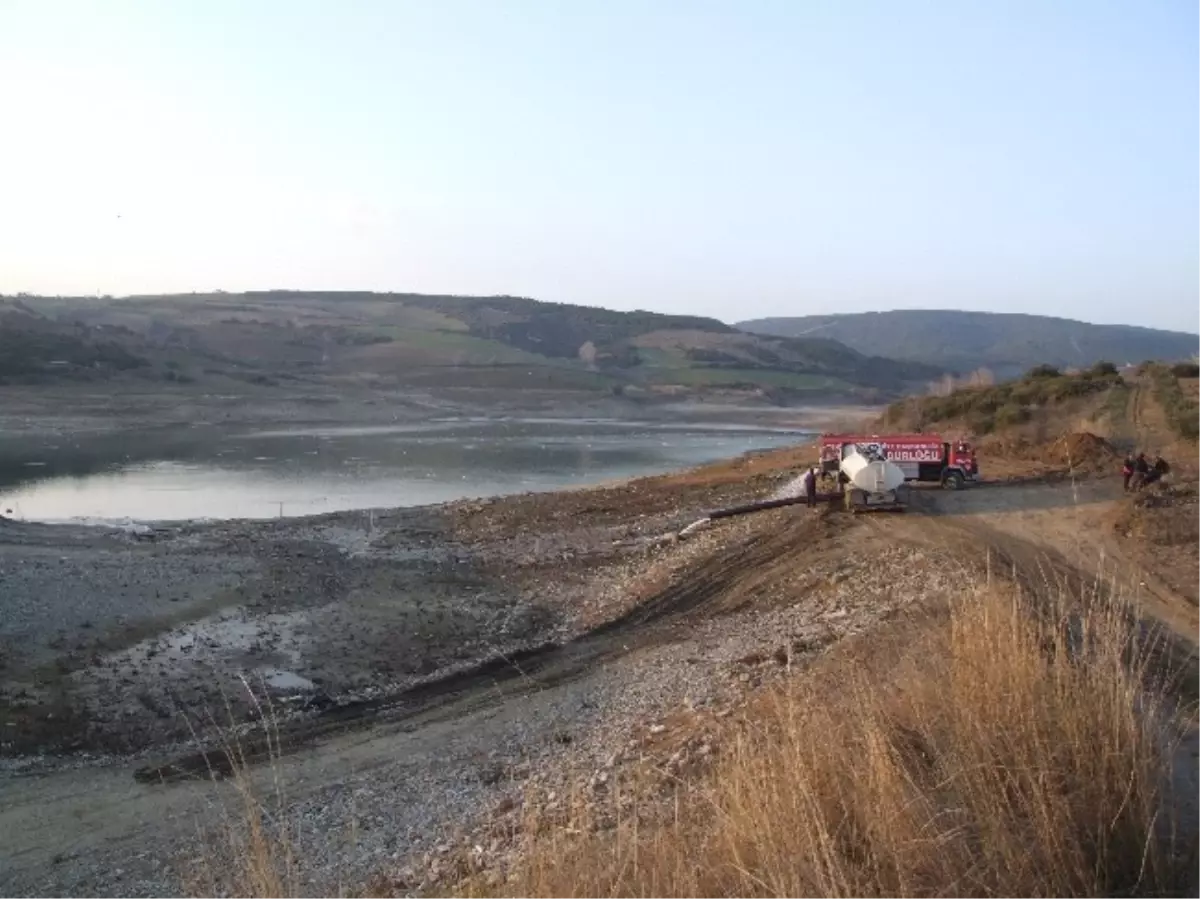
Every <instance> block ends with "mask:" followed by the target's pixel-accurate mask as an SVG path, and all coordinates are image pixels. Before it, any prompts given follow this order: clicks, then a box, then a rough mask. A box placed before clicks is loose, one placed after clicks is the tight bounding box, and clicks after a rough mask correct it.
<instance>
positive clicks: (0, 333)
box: [0, 309, 149, 384]
mask: <svg viewBox="0 0 1200 899" xmlns="http://www.w3.org/2000/svg"><path fill="white" fill-rule="evenodd" d="M148 364H149V363H148V362H147V361H146V359H144V358H142V357H141V356H138V355H136V354H135V353H132V352H130V351H129V350H128V349H126V348H125V346H123V345H122V343H121V335H119V334H115V333H113V332H112V331H92V330H90V329H87V328H84V329H82V330H77V329H75V328H72V327H69V326H62V325H56V324H55V323H52V322H49V321H47V320H45V319H43V318H41V317H40V316H36V315H31V314H28V313H23V312H21V311H19V310H7V311H6V310H3V309H0V383H10V384H11V383H20V382H25V381H36V380H41V379H45V378H48V377H57V378H64V377H65V378H77V379H78V378H96V377H102V376H104V375H106V374H109V373H112V372H121V371H130V370H133V369H139V368H143V367H145V366H147V365H148Z"/></svg>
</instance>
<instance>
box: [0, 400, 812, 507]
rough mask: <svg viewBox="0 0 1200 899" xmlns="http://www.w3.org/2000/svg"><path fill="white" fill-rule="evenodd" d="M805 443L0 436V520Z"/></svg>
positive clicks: (619, 434) (456, 488)
mask: <svg viewBox="0 0 1200 899" xmlns="http://www.w3.org/2000/svg"><path fill="white" fill-rule="evenodd" d="M806 436H807V435H806V434H805V432H802V431H797V430H793V429H790V428H781V427H760V426H755V425H752V424H745V423H739V424H732V423H731V424H722V423H714V422H703V423H690V422H680V421H668V422H640V421H627V420H626V421H622V420H616V419H603V418H563V419H553V418H536V417H516V416H513V417H496V418H487V417H458V418H442V419H436V420H429V421H423V422H405V423H397V424H394V425H374V426H369V427H343V426H329V427H302V426H301V427H286V428H273V427H272V428H267V429H263V428H259V429H255V428H252V427H247V426H245V425H238V426H224V427H223V426H220V425H211V424H210V425H197V426H192V427H179V426H175V427H171V428H149V429H139V430H133V431H127V432H123V433H116V434H114V433H109V434H104V435H89V436H86V437H59V438H47V439H43V440H40V441H37V442H23V443H22V445H20V446H14V445H12V444H11V442H10V445H9V446H8V447H3V446H2V444H3V441H0V449H3V450H4V452H3V458H0V512H4V513H7V514H9V515H10V516H11V517H14V518H17V519H23V520H27V521H40V522H67V521H74V522H85V523H86V522H97V523H100V522H113V521H126V520H132V521H173V520H174V521H178V520H187V519H192V520H195V519H239V518H249V519H254V518H257V519H266V518H278V517H295V516H302V515H314V514H322V513H328V512H337V511H347V510H353V509H369V508H400V507H411V506H421V505H428V504H433V503H440V502H448V501H453V500H457V499H463V498H470V497H482V496H491V495H500V494H510V493H522V492H528V491H544V490H554V489H561V488H564V487H571V486H579V485H585V484H595V483H600V482H604V481H609V480H615V479H620V478H628V477H635V476H639V475H646V474H655V473H659V472H664V471H669V470H672V469H677V468H682V467H687V466H691V465H698V464H702V463H704V462H707V461H711V460H715V459H721V458H726V457H730V456H736V455H738V454H740V453H744V452H747V451H750V450H756V449H770V448H774V447H778V446H783V445H787V444H792V443H797V442H800V441H802V440H804V439H805V437H806Z"/></svg>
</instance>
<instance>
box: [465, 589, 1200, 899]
mask: <svg viewBox="0 0 1200 899" xmlns="http://www.w3.org/2000/svg"><path fill="white" fill-rule="evenodd" d="M1056 608H1057V609H1058V612H1057V613H1055V614H1045V613H1044V607H1043V613H1042V614H1038V615H1031V614H1029V610H1030V607H1029V605H1028V604H1026V603H1024V602H1022V601H1021V600H1020V599H1019V598H1015V597H1014V596H1012V595H1011V594H1006V593H1004V592H1002V591H1000V590H998V589H995V588H991V589H987V590H985V591H983V592H982V595H978V596H976V595H972V596H971V597H969V598H966V599H963V600H961V601H958V602H956V603H955V604H954V605H953V607H952V608H951V609H950V610H949V611H947V612H945V613H943V614H939V615H927V616H926V617H925V618H924V619H923V620H920V621H916V622H913V621H910V622H908V623H907V624H906V625H904V626H900V627H898V628H895V629H892V630H891V631H890V633H889V634H888V635H887V636H886V637H881V638H872V639H871V640H870V641H869V642H868V643H866V645H860V646H859V648H858V650H857V651H854V650H853V649H850V650H849V651H848V652H847V653H846V654H845V655H844V656H843V657H842V658H841V659H839V660H838V661H836V662H831V663H830V664H827V665H825V666H823V667H822V668H821V669H819V670H817V671H816V672H814V673H812V674H811V675H806V676H804V677H801V678H797V679H794V680H793V681H791V682H789V684H788V685H787V686H786V687H784V688H782V689H781V690H779V691H777V692H776V693H775V694H773V695H772V696H771V697H770V699H769V701H766V702H764V703H761V704H759V706H758V708H757V709H756V710H755V713H754V714H753V715H751V716H749V717H748V718H747V721H746V722H745V724H744V725H743V726H742V727H741V728H740V729H738V730H737V732H736V733H735V734H730V735H729V736H728V737H727V739H726V740H725V742H724V746H723V751H722V757H721V759H720V761H719V763H718V764H717V766H716V768H715V770H714V771H713V772H712V775H711V776H709V777H705V778H702V779H701V780H700V781H699V782H698V783H692V784H688V783H684V782H679V781H676V782H675V784H674V787H673V789H672V790H671V791H670V794H669V795H668V796H667V798H666V799H665V800H664V799H663V798H662V796H661V795H660V796H658V797H655V798H651V797H650V796H649V795H644V796H643V797H642V799H641V802H640V803H637V804H635V806H634V811H633V812H627V813H625V814H624V818H623V820H619V821H617V823H616V824H615V826H613V825H612V824H611V822H610V823H609V824H605V825H599V826H597V822H587V821H576V822H575V823H576V826H575V827H573V828H562V827H543V826H539V822H536V821H534V822H530V824H529V826H528V828H527V833H526V835H525V837H524V846H523V852H522V854H521V858H522V861H521V862H520V863H519V866H518V867H517V868H516V869H515V870H514V871H513V872H512V874H511V877H510V879H509V880H508V882H507V883H506V884H505V885H504V887H503V891H504V892H505V893H507V894H512V895H525V896H604V895H620V896H650V895H659V896H678V895H728V896H768V895H787V896H804V895H819V896H856V895H862V896H868V895H875V896H885V895H892V896H918V895H954V896H958V895H1006V896H1013V895H1114V894H1121V895H1128V894H1140V895H1162V894H1172V893H1180V892H1187V891H1189V890H1191V891H1194V889H1195V880H1194V875H1195V871H1196V835H1195V820H1194V813H1191V814H1192V817H1193V820H1191V821H1188V822H1184V821H1182V820H1176V818H1177V815H1178V814H1181V813H1179V812H1178V810H1177V809H1175V808H1173V807H1172V804H1171V802H1170V801H1168V800H1169V797H1170V796H1171V795H1172V790H1171V787H1170V786H1169V781H1168V778H1169V771H1170V768H1171V757H1172V754H1173V750H1174V746H1175V741H1176V739H1177V738H1178V736H1179V735H1180V734H1182V733H1183V731H1184V729H1185V728H1184V721H1183V719H1182V717H1181V714H1180V713H1179V711H1178V710H1175V709H1173V708H1172V707H1171V706H1170V705H1169V704H1167V703H1166V701H1165V700H1161V699H1158V698H1155V696H1154V695H1153V694H1152V693H1151V692H1149V691H1147V689H1146V684H1147V683H1148V682H1149V679H1150V675H1151V672H1150V671H1149V670H1148V667H1147V665H1146V664H1145V663H1144V662H1143V661H1142V659H1143V658H1148V657H1149V656H1148V655H1146V656H1143V655H1142V654H1141V653H1140V652H1139V651H1138V650H1137V649H1135V648H1134V645H1133V642H1132V636H1131V635H1132V633H1133V630H1132V628H1131V626H1130V624H1129V621H1130V618H1129V616H1128V614H1127V610H1126V609H1124V608H1121V607H1120V606H1119V604H1117V603H1114V602H1111V601H1107V602H1104V603H1093V604H1092V607H1091V608H1090V609H1088V610H1087V611H1085V612H1083V613H1078V612H1076V613H1072V614H1067V612H1066V611H1065V608H1064V606H1061V605H1056ZM1187 789H1189V790H1190V791H1191V795H1193V796H1194V786H1192V787H1188V788H1187ZM1182 814H1187V813H1182ZM589 824H591V825H592V826H589ZM493 883H494V881H493ZM481 887H482V883H479V882H471V883H468V884H466V887H465V889H466V891H467V892H475V891H477V890H480V889H481ZM494 889H495V888H494V887H493V888H492V890H488V889H483V892H489V891H493V890H494ZM1191 894H1192V895H1194V892H1191Z"/></svg>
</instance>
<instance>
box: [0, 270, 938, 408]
mask: <svg viewBox="0 0 1200 899" xmlns="http://www.w3.org/2000/svg"><path fill="white" fill-rule="evenodd" d="M0 316H2V317H0V330H2V331H3V333H4V335H6V336H5V337H4V338H3V339H6V340H7V341H8V342H9V343H11V344H13V345H14V346H20V347H25V348H26V350H25V351H24V352H22V353H20V354H16V355H14V356H12V357H11V363H12V364H11V366H10V368H11V370H9V371H7V372H2V373H0V377H7V378H8V379H9V380H14V379H15V380H22V379H24V380H45V379H52V378H65V377H86V378H89V379H94V378H96V377H107V376H111V375H114V374H116V373H117V372H118V371H120V372H130V371H132V372H133V374H129V375H127V376H131V377H139V378H158V377H161V378H164V379H166V380H175V381H196V380H203V379H206V378H215V377H235V378H239V379H242V380H252V381H257V382H258V383H262V384H266V385H269V384H275V383H282V382H285V381H314V380H328V379H341V380H345V379H351V380H357V381H359V382H363V383H374V384H380V385H384V386H393V387H396V386H399V387H403V386H419V387H422V388H428V389H437V388H449V387H484V388H493V389H523V388H545V389H575V390H595V391H608V392H612V393H624V394H627V395H629V396H638V395H642V396H654V395H663V396H666V395H679V394H697V393H714V392H734V393H751V394H756V395H759V396H765V397H766V398H768V399H771V400H773V401H776V402H790V401H793V400H805V401H810V402H811V401H813V400H818V401H819V400H821V399H831V400H832V399H836V400H849V399H863V400H871V401H876V400H880V399H886V398H892V397H895V396H898V395H900V394H901V393H903V392H904V391H905V390H906V389H908V388H909V387H912V386H914V385H918V384H923V383H925V382H927V381H928V380H929V379H931V378H934V377H937V376H938V375H939V374H940V373H941V371H942V370H941V369H940V368H939V367H937V366H930V365H926V364H923V363H913V362H897V361H894V360H891V359H887V358H882V357H877V356H874V355H872V354H863V353H859V352H857V351H855V350H852V349H850V348H849V347H847V346H845V345H843V344H841V343H838V342H837V341H834V340H831V339H829V338H827V337H824V336H820V337H812V338H800V339H793V338H786V337H773V336H762V335H753V334H747V333H744V332H742V331H738V330H737V329H735V328H732V327H730V326H729V325H726V324H724V323H722V322H719V321H717V320H715V319H708V318H698V317H692V316H673V315H660V314H657V313H651V312H613V311H610V310H606V309H597V308H591V307H584V306H570V305H565V304H556V303H542V302H538V301H536V300H530V299H525V298H521V297H455V296H427V295H417V294H375V293H330V292H293V291H264V292H252V293H241V294H225V293H214V294H187V295H166V296H139V297H125V298H119V299H112V298H103V299H100V298H93V297H30V296H22V297H19V298H8V299H0ZM31 334H33V335H40V334H55V335H59V336H60V337H61V339H70V340H74V341H77V342H80V343H81V344H85V345H98V344H100V343H103V344H104V345H105V346H110V347H113V348H119V350H120V351H121V352H123V353H124V354H126V355H127V356H128V360H127V362H128V364H127V365H125V366H124V367H121V368H119V367H117V366H101V367H100V368H96V367H95V366H94V365H92V364H91V357H89V356H87V354H86V353H82V351H80V353H76V354H74V355H72V354H69V353H66V352H65V351H64V350H62V349H57V348H53V349H43V348H41V344H40V343H39V341H38V340H28V339H27V335H31ZM39 340H40V338H39ZM113 352H116V349H113ZM60 356H62V357H65V358H57V357H60ZM77 359H78V364H77V361H76V360H77ZM53 363H57V364H53Z"/></svg>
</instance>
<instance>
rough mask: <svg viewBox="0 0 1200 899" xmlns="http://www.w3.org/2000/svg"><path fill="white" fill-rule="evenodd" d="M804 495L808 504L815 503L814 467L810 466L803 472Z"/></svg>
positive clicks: (815, 471) (815, 476)
mask: <svg viewBox="0 0 1200 899" xmlns="http://www.w3.org/2000/svg"><path fill="white" fill-rule="evenodd" d="M804 495H805V497H807V498H808V504H809V505H810V506H815V505H816V504H817V470H816V469H815V468H810V469H809V470H808V471H806V472H805V473H804Z"/></svg>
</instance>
